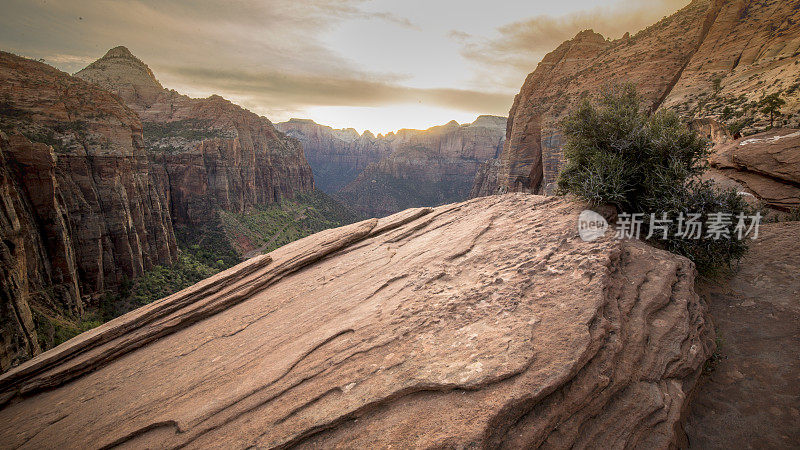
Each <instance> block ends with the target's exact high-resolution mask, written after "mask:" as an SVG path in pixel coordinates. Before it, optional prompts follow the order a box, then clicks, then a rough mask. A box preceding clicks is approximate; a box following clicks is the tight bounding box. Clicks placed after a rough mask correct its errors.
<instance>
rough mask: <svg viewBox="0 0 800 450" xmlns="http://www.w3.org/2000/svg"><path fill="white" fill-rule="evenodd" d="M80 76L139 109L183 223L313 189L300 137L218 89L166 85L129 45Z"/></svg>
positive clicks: (149, 145) (174, 208) (156, 162)
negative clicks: (189, 92) (196, 93)
mask: <svg viewBox="0 0 800 450" xmlns="http://www.w3.org/2000/svg"><path fill="white" fill-rule="evenodd" d="M75 76H76V77H78V78H82V79H84V80H86V81H89V82H91V83H94V84H97V85H99V86H102V87H103V88H105V89H107V90H109V91H111V92H113V93H115V94H117V95H118V96H119V97H120V98H121V99H122V100H123V101H124V102H125V103H126V104H127V105H128V106H129V107H130V108H131V109H133V110H134V111H135V112H136V113H137V114H138V115H139V117H140V118H141V121H142V127H143V136H144V145H145V147H146V148H147V151H148V153H149V155H150V158H151V161H152V163H153V171H154V172H155V173H156V174H157V176H158V177H159V178H160V179H161V181H162V182H163V184H164V185H165V186H166V192H167V195H168V198H169V200H170V205H171V209H172V216H173V220H174V221H175V222H176V223H178V224H188V225H194V224H202V223H204V222H206V221H208V220H211V219H213V218H214V217H215V214H214V212H215V211H216V210H217V209H224V210H226V211H232V212H244V211H246V210H247V209H249V208H251V207H253V206H255V205H261V204H268V203H273V202H276V201H279V200H280V199H282V198H291V197H293V196H294V195H295V194H296V193H300V192H310V191H311V190H313V189H314V180H313V177H312V174H311V168H310V167H309V165H308V162H307V161H306V159H305V157H304V155H303V150H302V148H301V145H300V143H299V141H297V140H296V139H293V138H289V137H286V136H284V135H283V134H282V133H280V132H278V131H277V130H276V129H275V127H273V125H272V123H271V122H270V121H269V120H268V119H267V118H265V117H261V116H258V115H256V114H254V113H252V112H250V111H247V110H246V109H244V108H241V107H239V106H237V105H235V104H233V103H231V102H230V101H228V100H225V99H224V98H222V97H220V96H218V95H212V96H210V97H208V98H203V99H197V98H190V97H187V96H185V95H181V94H179V93H177V92H175V91H174V90H167V89H164V88H163V87H162V86H161V84H160V83H159V82H158V80H157V79H156V78H155V76H154V75H153V72H152V71H151V70H150V68H148V67H147V65H145V64H144V63H143V62H142V61H141V60H139V59H138V58H136V57H135V56H133V55H132V54H131V53H130V51H128V49H126V48H125V47H116V48H113V49H111V50H109V51H108V53H106V55H105V56H103V57H102V58H100V59H99V60H97V61H95V62H94V63H92V64H90V65H89V66H87V67H86V68H85V69H83V70H81V71H79V72H78V73H76V74H75Z"/></svg>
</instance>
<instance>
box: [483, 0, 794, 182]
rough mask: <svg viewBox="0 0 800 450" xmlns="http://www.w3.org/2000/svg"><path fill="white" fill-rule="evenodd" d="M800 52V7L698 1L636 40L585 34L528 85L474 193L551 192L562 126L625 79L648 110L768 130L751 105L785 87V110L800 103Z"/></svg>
mask: <svg viewBox="0 0 800 450" xmlns="http://www.w3.org/2000/svg"><path fill="white" fill-rule="evenodd" d="M799 48H800V2H798V1H797V0H793V1H783V0H761V1H756V0H754V1H721V0H694V1H692V3H690V4H689V5H688V6H686V7H685V8H683V9H681V10H680V11H678V12H677V13H675V14H673V15H672V16H670V17H667V18H665V19H663V20H661V21H660V22H658V23H656V24H655V25H652V26H650V27H648V28H646V29H644V30H642V31H640V32H639V33H637V34H636V35H634V36H632V37H628V36H626V37H624V38H622V39H618V40H615V41H608V40H606V39H604V38H603V37H602V36H601V35H599V34H597V33H594V32H592V31H582V32H580V33H578V35H576V36H575V38H573V39H571V40H569V41H566V42H564V43H563V44H561V45H560V46H559V47H558V48H557V49H555V50H554V51H553V52H551V53H549V54H548V55H547V56H545V57H544V59H543V60H542V61H541V62H540V63H539V65H538V66H537V68H536V70H535V71H534V72H533V73H531V74H530V75H529V76H528V78H527V79H526V80H525V83H524V84H523V86H522V89H521V90H520V93H519V94H518V95H517V96H516V98H515V99H514V104H513V106H512V107H511V111H510V113H509V119H508V130H507V135H506V144H505V146H504V148H503V153H502V155H501V157H500V163H499V164H498V165H497V166H496V168H495V169H491V170H487V173H486V175H485V176H484V177H482V178H480V179H477V180H476V183H475V184H476V186H478V185H484V187H482V188H481V187H476V188H475V190H474V191H475V193H476V194H478V195H480V194H483V193H487V192H489V193H494V192H496V191H497V190H498V189H501V190H510V191H524V192H545V193H550V192H552V190H553V188H554V182H555V180H556V178H557V176H558V173H559V171H560V170H561V167H562V166H563V162H564V161H563V152H562V145H563V144H562V137H561V135H560V133H559V126H558V123H559V121H560V120H561V119H562V118H563V117H564V115H566V114H567V113H568V112H569V111H570V109H572V107H574V106H575V104H576V102H578V101H580V99H581V97H582V96H585V95H594V94H596V93H597V92H599V91H600V90H601V89H602V88H603V87H605V86H608V85H613V84H615V83H619V82H630V83H633V84H634V85H635V86H636V87H637V89H638V91H639V93H640V95H641V96H642V99H643V100H644V102H645V107H649V108H651V109H656V108H660V107H662V108H671V109H674V110H676V111H678V112H679V113H680V114H682V115H683V116H684V117H686V118H687V120H691V119H693V118H698V117H700V118H702V117H705V116H707V115H710V114H723V113H724V110H725V107H726V106H727V107H728V108H729V113H728V114H731V115H733V116H737V115H738V117H739V118H738V119H737V120H744V119H751V120H752V121H754V123H752V124H751V125H752V126H756V125H760V126H764V125H768V124H769V121H768V120H767V119H768V118H767V117H766V116H764V115H762V114H761V113H760V112H759V111H758V108H757V107H756V103H755V102H756V101H757V100H759V99H760V98H761V97H762V96H764V95H767V94H771V93H774V92H778V91H781V90H783V92H784V93H783V96H784V99H785V100H786V101H787V105H786V106H785V107H784V108H783V111H784V112H787V113H788V112H793V111H796V110H797V108H798V105H800V85H798V83H800V79H799V78H798V75H797V73H798V69H797V67H798V65H797V64H799V63H798V61H800V53H798V49H799ZM715 80H716V81H715ZM715 83H719V86H718V87H715ZM793 86H794V87H793ZM731 120H733V119H731ZM751 128H752V127H751ZM487 169H489V168H487ZM493 178H496V179H497V183H496V185H495V184H494V183H492V181H491V179H493Z"/></svg>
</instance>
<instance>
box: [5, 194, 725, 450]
mask: <svg viewBox="0 0 800 450" xmlns="http://www.w3.org/2000/svg"><path fill="white" fill-rule="evenodd" d="M583 208H584V206H583V205H581V204H579V203H576V202H573V201H571V200H568V199H565V198H545V197H539V196H533V195H527V194H509V195H502V196H491V197H484V198H480V199H475V200H471V201H468V202H464V203H460V204H452V205H446V206H441V207H437V208H423V209H412V210H407V211H404V212H401V213H398V214H395V215H392V216H389V217H387V218H384V219H370V220H367V221H364V222H359V223H356V224H353V225H349V226H346V227H342V228H337V229H332V230H328V231H325V232H322V233H318V234H315V235H312V236H309V237H307V238H304V239H301V240H299V241H296V242H294V243H291V244H289V245H287V246H284V247H282V248H280V249H278V250H275V251H274V252H272V253H270V254H268V255H263V256H260V257H256V258H253V259H251V260H249V261H246V262H244V263H242V264H240V265H238V266H236V267H234V268H232V269H229V270H228V271H225V272H222V273H220V274H218V275H216V276H214V277H212V278H210V279H207V280H205V281H203V282H201V283H199V284H197V285H195V286H192V287H190V288H188V289H186V290H184V291H181V292H179V293H177V294H174V295H172V296H170V297H167V298H164V299H162V300H160V301H158V302H155V303H153V304H151V305H148V306H146V307H143V308H141V309H139V310H135V311H133V312H131V313H129V314H127V315H125V316H122V317H120V318H117V319H115V320H113V321H111V322H109V323H107V324H104V325H102V326H100V327H98V328H97V329H95V330H92V331H90V332H87V333H84V334H82V335H80V336H78V337H76V338H74V339H72V340H71V341H68V342H66V343H65V344H63V345H61V346H59V347H57V348H55V349H53V350H50V351H48V352H45V353H43V354H41V355H40V356H38V357H37V358H35V359H33V360H31V361H29V362H27V363H25V364H23V365H21V366H19V367H17V368H15V369H13V370H12V371H10V372H8V373H6V374H4V375H2V376H0V393H1V394H0V399H2V401H3V406H2V407H1V409H0V441H2V442H3V443H4V445H8V446H12V447H17V446H23V445H24V446H29V447H42V446H47V447H60V448H73V447H86V446H91V447H105V446H116V445H119V446H130V447H154V446H155V447H177V446H186V447H191V448H209V447H215V448H245V447H251V446H257V447H275V448H286V447H295V446H298V447H324V448H329V447H357V448H375V447H384V448H388V447H501V446H502V447H513V448H519V447H534V446H540V445H541V446H555V447H559V448H563V447H569V446H578V447H585V446H587V445H598V444H599V443H602V445H604V446H609V447H614V448H618V447H633V446H636V447H660V448H663V447H667V446H670V445H676V444H677V443H678V442H680V440H681V432H680V427H679V426H678V424H679V420H680V417H681V416H682V414H684V413H685V407H686V399H687V396H688V394H689V393H690V391H691V390H692V388H693V385H694V383H695V380H696V379H697V377H698V376H699V374H700V372H701V369H702V365H703V363H704V361H705V360H706V359H707V357H708V356H709V354H710V353H711V352H712V351H713V331H712V329H711V327H710V323H709V322H708V318H707V316H706V307H705V305H704V303H703V302H702V301H701V299H700V298H699V297H698V296H697V295H696V294H695V292H694V290H693V286H694V277H695V270H694V266H693V264H692V263H691V262H690V261H688V260H687V259H685V258H683V257H679V256H676V255H673V254H671V253H668V252H665V251H662V250H658V249H655V248H652V247H649V246H647V245H645V244H644V243H642V242H638V241H619V240H614V239H613V238H612V234H613V233H612V232H611V231H609V233H607V235H606V236H605V237H602V238H600V239H598V240H595V241H592V242H584V241H582V240H581V239H580V238H579V236H578V233H577V228H576V221H577V217H578V214H579V213H580V212H581V210H582V209H583Z"/></svg>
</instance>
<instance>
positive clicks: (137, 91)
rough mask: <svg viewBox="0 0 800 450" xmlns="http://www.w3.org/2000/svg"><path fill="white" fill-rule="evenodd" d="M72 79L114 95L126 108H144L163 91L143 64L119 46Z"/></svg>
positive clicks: (123, 47) (125, 48)
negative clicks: (77, 79) (127, 105)
mask: <svg viewBox="0 0 800 450" xmlns="http://www.w3.org/2000/svg"><path fill="white" fill-rule="evenodd" d="M75 76H76V77H78V78H81V79H83V80H86V81H88V82H90V83H94V84H97V85H99V86H100V87H102V88H104V89H106V90H109V91H111V92H113V93H115V94H117V95H118V96H120V97H121V98H122V99H123V100H124V101H125V102H126V103H128V104H129V105H130V104H137V105H142V106H148V105H150V104H152V103H153V102H154V101H155V100H156V98H158V96H159V95H160V94H162V93H163V92H164V87H163V86H161V83H159V82H158V80H157V79H156V76H155V75H154V74H153V71H152V70H150V68H149V67H147V64H145V63H144V62H142V60H140V59H139V58H137V57H136V56H134V55H133V53H131V51H130V50H128V48H127V47H125V46H122V45H120V46H117V47H114V48H112V49H111V50H109V51H107V52H106V54H105V55H103V57H102V58H100V59H98V60H97V61H95V62H93V63H91V64H89V65H88V66H86V67H85V68H84V69H82V70H81V71H79V72H78V73H76V74H75Z"/></svg>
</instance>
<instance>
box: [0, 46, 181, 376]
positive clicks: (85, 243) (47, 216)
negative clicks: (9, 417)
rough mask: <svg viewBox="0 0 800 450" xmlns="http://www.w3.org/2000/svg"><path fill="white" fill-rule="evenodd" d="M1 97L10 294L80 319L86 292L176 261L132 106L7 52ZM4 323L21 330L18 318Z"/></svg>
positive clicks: (0, 71) (45, 313) (0, 72)
mask: <svg viewBox="0 0 800 450" xmlns="http://www.w3.org/2000/svg"><path fill="white" fill-rule="evenodd" d="M0 99H2V100H1V101H0V105H2V108H0V128H1V129H2V130H3V131H4V132H5V133H6V134H7V138H6V137H5V136H4V137H3V139H2V145H0V147H2V152H3V161H2V164H3V168H2V170H3V171H4V172H5V178H6V180H9V181H7V183H6V190H5V193H4V199H3V202H4V203H5V204H6V205H9V209H7V211H6V212H5V213H4V214H6V219H5V220H6V221H7V222H8V223H9V226H10V227H11V228H10V229H11V230H14V231H11V232H10V233H9V236H10V237H9V241H10V242H11V243H12V244H13V247H14V249H13V251H11V254H13V255H16V256H14V257H13V258H12V259H10V260H7V264H10V265H9V266H6V264H4V268H3V270H6V271H10V272H9V273H16V274H17V275H15V276H14V277H13V278H14V279H15V280H16V281H14V282H13V283H12V284H16V285H17V288H14V289H12V291H13V292H12V293H11V294H10V295H11V297H12V300H9V301H11V302H12V303H16V304H18V305H21V304H22V303H24V302H28V303H29V307H30V308H31V309H33V310H35V311H36V312H38V313H39V317H40V318H41V317H59V316H63V315H69V316H72V317H73V318H75V317H80V314H81V312H82V310H83V300H85V299H84V298H83V297H90V296H95V295H98V294H101V293H102V292H104V291H105V290H106V289H108V288H110V287H115V286H117V285H118V284H119V283H120V282H121V281H122V280H124V279H130V278H133V277H136V276H139V275H141V274H142V273H143V272H144V271H145V270H147V269H149V268H151V267H153V266H154V265H156V264H165V263H170V262H172V261H174V259H175V257H176V248H175V238H174V235H173V230H172V221H171V218H170V213H169V208H168V206H167V201H166V199H165V197H164V194H163V192H164V188H163V186H161V185H160V184H159V181H158V179H157V178H156V177H154V176H153V173H152V172H151V170H150V164H149V162H148V160H147V156H146V154H145V152H144V149H143V147H142V136H141V124H140V122H139V120H138V118H137V117H136V114H135V113H134V112H133V111H131V110H130V109H129V108H127V107H126V106H125V105H124V104H122V102H121V101H120V100H119V99H118V98H116V97H115V96H113V95H111V94H110V93H108V92H106V91H105V90H102V89H100V88H98V87H96V86H93V85H91V84H89V83H86V82H85V81H83V80H79V79H77V78H74V77H70V76H69V75H67V74H66V73H63V72H60V71H58V70H56V69H54V68H52V67H50V66H47V65H45V64H42V63H39V62H35V61H31V60H28V59H24V58H20V57H17V56H15V55H12V54H9V53H4V52H0ZM14 217H16V219H15V218H14ZM20 243H23V245H19V244H20ZM7 247H9V248H11V247H12V246H8V245H7ZM23 266H24V272H25V273H24V274H23V273H22V267H23ZM26 284H27V286H24V285H26ZM20 308H22V309H20V310H23V309H24V308H23V307H21V306H20ZM2 320H3V327H5V326H6V324H9V323H10V324H11V325H12V326H11V328H14V326H13V322H14V319H13V317H12V316H11V315H4V316H3V318H2ZM17 321H18V322H19V319H17ZM23 322H27V319H24V320H23ZM26 327H27V326H26ZM39 331H41V330H39ZM49 333H51V334H52V333H53V331H52V330H51V331H50V332H49ZM6 338H7V336H5V335H4V336H3V340H4V341H5V342H8V341H7V339H6ZM50 338H51V339H52V336H51V337H50ZM39 344H44V343H43V342H39ZM35 347H36V346H31V345H28V346H27V349H28V350H25V352H27V353H28V355H30V354H31V353H36V350H35ZM22 348H23V347H18V349H22ZM6 350H9V347H6ZM9 351H11V352H12V353H14V352H15V351H14V350H9ZM12 360H15V361H16V360H17V359H15V358H12ZM7 368H8V366H7V365H6V363H5V362H4V363H3V365H2V369H3V370H5V369H7Z"/></svg>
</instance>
